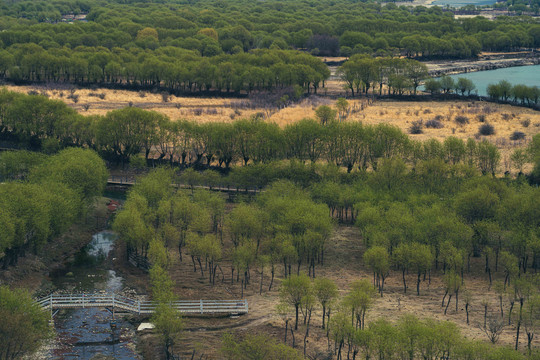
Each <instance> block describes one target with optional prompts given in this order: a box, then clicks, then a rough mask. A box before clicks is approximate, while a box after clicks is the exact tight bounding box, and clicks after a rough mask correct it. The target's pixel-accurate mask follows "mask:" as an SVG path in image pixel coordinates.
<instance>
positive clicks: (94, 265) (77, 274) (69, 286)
mask: <svg viewBox="0 0 540 360" xmlns="http://www.w3.org/2000/svg"><path fill="white" fill-rule="evenodd" d="M116 238H117V236H116V235H115V234H114V233H112V232H110V231H102V232H99V233H97V234H95V235H94V236H93V237H92V241H91V242H90V243H89V244H88V245H87V246H86V247H85V248H84V249H82V250H81V251H80V252H79V253H78V254H77V256H76V258H75V261H74V262H73V263H72V264H70V265H68V266H66V268H64V269H62V270H60V271H57V272H55V273H54V274H51V276H52V282H53V284H54V285H55V287H56V288H57V289H58V291H57V292H58V293H68V294H69V293H82V292H85V293H93V292H100V293H120V292H123V291H124V284H123V279H122V278H121V277H119V276H117V274H116V272H115V271H114V270H112V269H109V268H110V266H109V262H108V261H106V260H107V258H108V256H109V255H110V254H111V251H112V249H113V247H114V242H115V240H116ZM111 320H112V314H111V313H110V312H109V311H108V310H106V309H96V308H90V309H76V310H69V311H62V312H60V313H59V314H57V315H56V316H55V328H56V333H57V336H56V339H55V341H54V344H53V346H52V349H50V350H48V354H47V355H46V356H45V358H46V359H83V360H91V359H95V358H99V355H102V357H101V358H103V356H105V357H106V358H111V359H118V360H131V359H136V360H138V359H140V358H141V357H140V356H139V355H138V354H137V352H136V350H135V347H136V336H135V330H134V328H133V326H132V324H130V323H129V322H127V321H126V320H124V319H122V317H116V329H115V330H112V329H111V326H110V325H111V324H110V321H111Z"/></svg>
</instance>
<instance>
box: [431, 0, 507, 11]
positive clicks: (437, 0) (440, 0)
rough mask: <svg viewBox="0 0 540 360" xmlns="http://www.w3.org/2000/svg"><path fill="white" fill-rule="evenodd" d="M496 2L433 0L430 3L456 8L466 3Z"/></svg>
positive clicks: (490, 1)
mask: <svg viewBox="0 0 540 360" xmlns="http://www.w3.org/2000/svg"><path fill="white" fill-rule="evenodd" d="M496 2H497V1H496V0H435V1H434V2H432V3H431V4H432V5H437V6H440V7H446V6H447V5H448V6H449V7H454V8H456V9H457V8H460V7H463V6H466V5H475V6H483V5H493V4H495V3H496Z"/></svg>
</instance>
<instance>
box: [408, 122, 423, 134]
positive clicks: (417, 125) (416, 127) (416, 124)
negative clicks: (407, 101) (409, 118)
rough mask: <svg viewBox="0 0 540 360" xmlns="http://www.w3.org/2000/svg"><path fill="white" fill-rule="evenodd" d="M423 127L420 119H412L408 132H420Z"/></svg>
mask: <svg viewBox="0 0 540 360" xmlns="http://www.w3.org/2000/svg"><path fill="white" fill-rule="evenodd" d="M423 127H424V124H423V123H422V120H418V121H413V123H412V125H411V127H410V128H409V134H422V133H423V131H422V128H423Z"/></svg>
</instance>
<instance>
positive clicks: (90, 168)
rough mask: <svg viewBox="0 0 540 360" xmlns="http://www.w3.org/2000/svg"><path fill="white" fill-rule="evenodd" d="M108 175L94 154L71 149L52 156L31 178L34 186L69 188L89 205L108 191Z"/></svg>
mask: <svg viewBox="0 0 540 360" xmlns="http://www.w3.org/2000/svg"><path fill="white" fill-rule="evenodd" d="M108 176H109V174H108V171H107V169H106V168H105V164H104V162H103V160H102V159H101V158H100V157H99V156H98V155H97V154H96V153H95V152H94V151H92V150H84V149H76V148H70V149H66V150H63V151H61V152H60V153H58V154H57V155H54V156H51V157H50V158H48V159H47V161H45V162H44V163H42V165H41V166H39V167H36V168H35V169H34V170H33V171H32V172H31V174H30V179H31V181H34V182H41V183H47V182H57V183H61V184H64V185H66V186H67V187H69V188H70V189H72V190H74V191H76V192H77V194H78V195H79V196H80V197H81V198H82V199H83V200H84V201H87V202H90V201H92V200H93V199H94V198H95V197H96V196H98V195H101V194H102V193H103V191H104V190H105V185H106V183H107V178H108Z"/></svg>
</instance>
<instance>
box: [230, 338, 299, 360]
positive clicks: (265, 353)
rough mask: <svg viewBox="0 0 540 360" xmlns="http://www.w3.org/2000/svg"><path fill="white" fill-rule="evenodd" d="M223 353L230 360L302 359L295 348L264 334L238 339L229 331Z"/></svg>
mask: <svg viewBox="0 0 540 360" xmlns="http://www.w3.org/2000/svg"><path fill="white" fill-rule="evenodd" d="M221 354H222V355H223V356H224V357H225V359H230V360H236V359H238V360H266V359H281V360H300V359H302V356H301V355H300V354H298V352H297V351H296V350H295V349H293V348H291V347H289V346H287V345H285V344H282V343H280V342H277V341H276V340H274V339H268V337H266V336H262V335H248V336H246V337H245V338H244V339H243V340H242V341H237V340H235V339H234V337H233V336H232V335H231V334H228V333H227V334H225V335H223V339H222V344H221Z"/></svg>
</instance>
